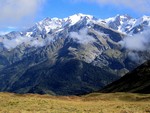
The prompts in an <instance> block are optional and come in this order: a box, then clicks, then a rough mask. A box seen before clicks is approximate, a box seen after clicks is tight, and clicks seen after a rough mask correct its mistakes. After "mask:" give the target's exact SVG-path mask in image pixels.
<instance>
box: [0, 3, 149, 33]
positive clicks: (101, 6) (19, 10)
mask: <svg viewBox="0 0 150 113" xmlns="http://www.w3.org/2000/svg"><path fill="white" fill-rule="evenodd" d="M0 7H1V10H0V34H1V33H3V32H6V31H7V32H8V31H11V30H20V29H21V28H24V27H30V26H32V25H33V24H34V23H35V22H38V21H40V20H42V19H44V18H46V17H51V18H53V17H58V18H64V17H68V16H71V15H73V14H76V13H83V14H90V15H93V16H95V17H97V18H102V19H103V18H108V17H113V16H115V15H117V14H128V15H130V16H131V17H134V18H139V17H140V16H143V15H148V16H149V15H150V0H0Z"/></svg>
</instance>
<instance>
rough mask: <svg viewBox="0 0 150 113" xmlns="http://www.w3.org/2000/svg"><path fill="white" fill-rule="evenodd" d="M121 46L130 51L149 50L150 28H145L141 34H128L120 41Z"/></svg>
mask: <svg viewBox="0 0 150 113" xmlns="http://www.w3.org/2000/svg"><path fill="white" fill-rule="evenodd" d="M120 44H121V45H122V47H124V48H126V49H128V50H131V51H146V50H150V30H146V31H144V32H142V33H141V34H135V35H133V36H128V37H126V38H124V40H123V41H121V42H120Z"/></svg>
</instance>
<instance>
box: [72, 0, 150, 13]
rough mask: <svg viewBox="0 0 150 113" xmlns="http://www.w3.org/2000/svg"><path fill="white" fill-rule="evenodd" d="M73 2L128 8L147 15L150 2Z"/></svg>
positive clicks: (136, 0)
mask: <svg viewBox="0 0 150 113" xmlns="http://www.w3.org/2000/svg"><path fill="white" fill-rule="evenodd" d="M73 1H74V2H94V3H98V4H100V5H106V4H110V5H116V6H118V7H122V6H125V7H128V8H130V9H132V10H134V11H136V12H138V13H139V12H141V13H149V10H150V0H73Z"/></svg>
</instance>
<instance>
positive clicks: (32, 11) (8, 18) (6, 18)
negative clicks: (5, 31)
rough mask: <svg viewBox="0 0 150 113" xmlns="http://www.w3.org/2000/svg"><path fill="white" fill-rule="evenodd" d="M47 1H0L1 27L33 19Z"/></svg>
mask: <svg viewBox="0 0 150 113" xmlns="http://www.w3.org/2000/svg"><path fill="white" fill-rule="evenodd" d="M44 1H45V0H0V27H2V26H6V25H7V26H8V25H10V24H14V23H15V24H16V23H19V22H21V21H25V20H30V19H33V18H34V17H35V15H36V13H37V12H38V11H39V9H40V8H41V6H42V4H43V3H44Z"/></svg>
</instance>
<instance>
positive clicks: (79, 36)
mask: <svg viewBox="0 0 150 113" xmlns="http://www.w3.org/2000/svg"><path fill="white" fill-rule="evenodd" d="M70 37H71V38H72V39H74V40H75V41H77V42H78V43H81V44H88V43H91V42H93V41H95V39H94V38H93V37H92V36H90V35H88V29H86V28H84V29H81V30H80V31H79V32H71V33H70Z"/></svg>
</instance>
